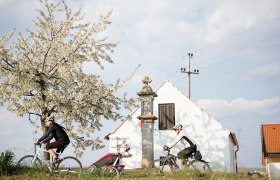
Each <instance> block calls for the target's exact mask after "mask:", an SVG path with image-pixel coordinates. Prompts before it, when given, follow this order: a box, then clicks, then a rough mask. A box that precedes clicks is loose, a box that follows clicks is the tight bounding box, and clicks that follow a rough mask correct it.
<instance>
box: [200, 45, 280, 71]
mask: <svg viewBox="0 0 280 180" xmlns="http://www.w3.org/2000/svg"><path fill="white" fill-rule="evenodd" d="M277 46H280V43H279V44H274V45H272V46H269V47H267V48H264V49H261V50H259V51H257V52H251V53H248V54H244V55H241V56H237V57H234V58H231V59H229V60H226V61H219V62H217V63H213V64H210V65H207V66H204V67H202V69H206V68H208V67H211V66H214V65H219V64H222V63H227V62H230V61H233V60H237V59H238V58H241V57H245V56H250V55H253V54H257V53H259V52H262V51H266V50H269V49H272V48H274V47H277Z"/></svg>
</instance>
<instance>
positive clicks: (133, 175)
mask: <svg viewBox="0 0 280 180" xmlns="http://www.w3.org/2000/svg"><path fill="white" fill-rule="evenodd" d="M0 179H1V180H2V179H3V180H4V179H9V180H10V179H14V180H21V179H38V180H39V179H40V180H44V179H46V180H48V179H51V180H56V179H70V180H72V179H73V180H76V179H78V180H79V179H80V180H83V179H88V180H89V179H147V180H148V179H149V180H150V179H151V180H156V179H176V180H177V179H190V180H192V179H201V180H203V179H205V180H206V179H213V180H214V179H215V180H216V179H217V180H219V179H246V180H247V179H262V180H267V179H268V178H266V177H253V176H249V175H247V173H246V172H240V173H238V174H232V173H221V172H212V173H211V174H197V173H195V172H191V171H187V170H186V171H183V172H176V173H165V174H153V175H148V174H147V171H146V170H144V169H138V170H124V172H123V173H122V174H121V176H119V177H104V176H102V175H101V174H100V173H98V172H97V173H87V172H86V170H85V171H84V172H83V173H82V174H80V175H78V174H62V173H49V172H48V171H46V170H45V171H39V170H34V169H28V170H27V169H25V170H21V171H20V172H18V173H17V174H14V175H4V176H3V175H2V176H0Z"/></svg>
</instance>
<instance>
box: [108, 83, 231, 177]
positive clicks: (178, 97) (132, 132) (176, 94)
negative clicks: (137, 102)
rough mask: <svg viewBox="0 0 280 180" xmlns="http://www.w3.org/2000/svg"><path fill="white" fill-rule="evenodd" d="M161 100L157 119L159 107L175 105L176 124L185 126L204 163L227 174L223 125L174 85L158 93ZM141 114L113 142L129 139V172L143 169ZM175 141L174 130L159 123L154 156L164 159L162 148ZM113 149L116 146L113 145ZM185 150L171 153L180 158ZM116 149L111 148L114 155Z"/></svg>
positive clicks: (121, 130)
mask: <svg viewBox="0 0 280 180" xmlns="http://www.w3.org/2000/svg"><path fill="white" fill-rule="evenodd" d="M156 92H157V94H158V97H156V98H155V100H154V115H155V116H158V104H161V103H175V122H176V124H179V123H180V124H182V125H183V133H184V134H186V135H187V136H188V137H189V138H190V139H191V140H192V141H193V142H194V143H195V144H197V147H198V149H199V150H200V151H201V153H202V156H203V159H204V160H206V161H209V162H210V166H211V168H212V169H213V170H219V171H227V172H229V171H230V170H231V169H232V168H231V165H230V150H229V149H230V148H232V147H229V133H230V132H229V131H228V130H227V129H225V128H224V127H223V126H222V124H220V123H219V122H218V121H216V120H215V119H213V118H212V117H211V116H210V115H209V114H207V113H206V112H204V111H203V110H202V109H200V108H199V107H198V106H197V105H195V104H194V103H193V102H192V101H191V100H189V99H188V98H187V97H186V96H184V95H183V94H182V93H181V92H180V91H179V90H178V89H177V88H175V87H174V86H173V85H172V84H171V83H170V82H168V81H165V83H164V84H163V86H162V87H161V88H159V89H158V91H156ZM140 113H141V111H140V109H138V110H137V111H136V112H135V113H133V114H132V120H127V121H126V122H125V123H124V124H123V125H122V126H121V127H120V128H119V129H118V130H117V131H116V133H115V134H113V135H111V136H110V138H115V137H127V138H130V139H128V140H127V142H128V144H129V145H130V146H131V151H130V152H131V154H132V157H130V158H127V159H124V161H123V162H124V164H125V165H126V168H128V169H132V168H141V158H142V152H141V150H142V146H141V129H140V128H139V126H138V122H139V120H138V119H137V116H139V115H140ZM173 138H175V132H174V131H172V130H158V120H156V121H155V124H154V153H155V159H157V158H158V157H159V156H162V155H163V151H162V147H163V146H164V145H165V144H167V143H168V142H171V141H172V140H173ZM111 143H112V144H111V146H115V144H114V143H115V142H113V141H111ZM182 148H183V147H182V146H176V147H174V148H173V149H172V151H171V153H173V154H175V155H176V154H177V152H178V151H179V150H180V149H182ZM114 151H115V149H114V148H111V152H114Z"/></svg>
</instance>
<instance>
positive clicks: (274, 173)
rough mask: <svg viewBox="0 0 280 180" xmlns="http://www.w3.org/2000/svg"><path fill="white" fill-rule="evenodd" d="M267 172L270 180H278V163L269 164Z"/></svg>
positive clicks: (279, 167) (279, 176) (279, 173)
mask: <svg viewBox="0 0 280 180" xmlns="http://www.w3.org/2000/svg"><path fill="white" fill-rule="evenodd" d="M268 171H269V172H268V173H269V177H270V179H273V180H274V179H275V180H277V179H280V163H269V164H268Z"/></svg>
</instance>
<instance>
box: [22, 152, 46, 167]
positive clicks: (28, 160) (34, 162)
mask: <svg viewBox="0 0 280 180" xmlns="http://www.w3.org/2000/svg"><path fill="white" fill-rule="evenodd" d="M17 164H18V165H19V166H21V167H28V168H37V169H41V168H42V167H43V166H42V162H41V160H40V159H39V158H36V159H35V156H34V155H26V156H23V157H22V158H21V159H20V160H19V161H18V163H17Z"/></svg>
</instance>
